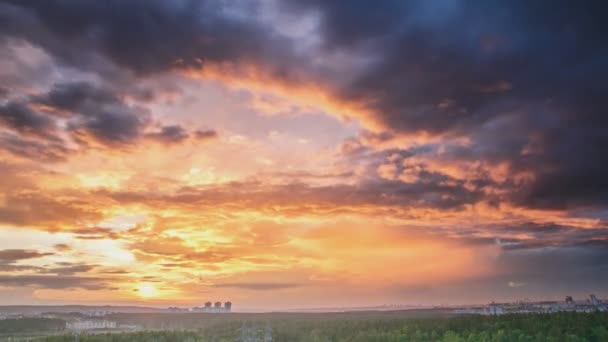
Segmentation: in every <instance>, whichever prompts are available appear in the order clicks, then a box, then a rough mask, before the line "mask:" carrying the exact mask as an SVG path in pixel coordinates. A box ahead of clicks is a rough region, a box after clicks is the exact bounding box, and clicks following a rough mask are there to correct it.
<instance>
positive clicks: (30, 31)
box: [0, 0, 278, 74]
mask: <svg viewBox="0 0 608 342" xmlns="http://www.w3.org/2000/svg"><path fill="white" fill-rule="evenodd" d="M225 5H226V4H225V3H223V2H220V1H212V0H210V1H189V0H185V1H171V2H167V1H162V0H152V1H149V0H137V1H129V2H124V1H115V0H110V1H103V2H99V1H79V2H70V1H68V2H66V1H46V2H38V1H4V4H3V7H2V9H0V15H1V16H2V19H3V20H2V22H3V23H4V24H3V25H2V26H0V30H1V31H2V32H3V33H5V34H6V35H7V36H14V37H19V38H22V39H26V40H28V41H30V42H32V43H34V44H36V45H40V46H42V47H43V48H44V49H45V50H47V51H49V52H50V53H51V54H52V55H54V56H55V57H56V58H58V59H59V60H61V61H62V62H63V63H67V64H71V65H75V66H78V67H80V68H84V69H95V68H96V67H98V65H96V64H97V63H98V61H97V60H96V58H98V56H99V55H103V56H105V57H107V58H108V59H109V60H111V61H112V62H113V63H114V64H116V65H118V66H121V67H124V68H126V69H129V70H132V71H134V72H135V73H137V74H146V73H154V72H158V71H164V70H167V69H170V68H173V67H174V66H175V65H176V63H181V64H182V65H199V64H201V63H205V62H206V61H237V60H247V59H258V58H260V56H261V55H263V54H266V56H267V57H270V56H271V55H272V51H273V50H275V49H274V48H273V44H272V43H273V41H274V40H275V39H278V38H276V37H273V35H272V34H271V33H270V31H269V30H268V29H265V28H264V27H262V26H261V25H259V24H256V23H255V22H253V21H248V20H246V19H241V18H239V17H238V16H236V15H230V14H229V13H228V12H227V11H226V6H225Z"/></svg>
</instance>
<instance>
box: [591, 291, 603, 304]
mask: <svg viewBox="0 0 608 342" xmlns="http://www.w3.org/2000/svg"><path fill="white" fill-rule="evenodd" d="M589 299H590V300H591V305H593V306H599V305H600V304H601V303H602V302H601V301H600V300H599V299H597V297H596V296H595V295H594V294H592V295H590V296H589Z"/></svg>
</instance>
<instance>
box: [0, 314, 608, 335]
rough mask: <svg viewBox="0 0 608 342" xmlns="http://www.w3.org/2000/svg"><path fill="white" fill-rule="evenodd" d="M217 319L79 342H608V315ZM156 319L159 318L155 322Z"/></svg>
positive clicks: (332, 316)
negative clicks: (195, 326)
mask: <svg viewBox="0 0 608 342" xmlns="http://www.w3.org/2000/svg"><path fill="white" fill-rule="evenodd" d="M184 317H187V316H183V317H182V318H184ZM198 317H199V319H201V317H204V316H198ZM214 317H215V318H217V317H218V315H214V316H208V318H210V319H208V320H205V319H204V318H202V320H203V321H204V322H201V324H200V325H199V326H198V327H197V328H194V327H190V328H188V329H176V328H171V327H169V326H168V327H167V328H165V329H164V330H160V329H158V328H157V329H156V330H146V331H139V332H131V333H89V334H85V333H81V334H79V335H78V337H77V338H78V341H80V342H105V341H108V342H110V341H111V342H127V341H135V342H137V341H141V342H144V341H146V342H148V341H153V342H172V341H180V342H212V341H213V342H224V341H226V342H227V341H231V342H234V341H243V342H257V341H260V342H270V341H273V342H347V341H348V342H401V341H445V342H448V341H449V342H474V341H489V342H498V341H501V342H507V341H509V342H511V341H515V342H518V341H520V342H524V341H525V342H528V341H530V342H532V341H534V342H540V341H555V342H557V341H560V342H561V341H564V342H575V341H576V342H583V341H589V342H600V341H608V313H600V312H596V313H587V314H584V313H556V314H529V315H525V314H516V315H503V316H479V315H461V316H446V315H439V316H426V317H412V315H411V314H402V315H400V314H397V313H393V314H376V313H348V314H347V313H344V314H251V315H225V316H223V317H222V318H221V319H211V318H214ZM140 318H141V317H140ZM145 319H149V317H146V318H145ZM158 319H159V317H155V320H156V321H158ZM192 323H194V321H191V322H190V324H192ZM75 339H76V336H74V334H68V333H65V334H58V335H53V336H44V337H38V338H36V339H34V340H33V341H45V342H68V341H69V342H71V341H75ZM0 340H1V339H0ZM22 340H24V341H25V340H26V339H22ZM11 341H20V339H18V338H17V339H16V338H13V339H12V340H11Z"/></svg>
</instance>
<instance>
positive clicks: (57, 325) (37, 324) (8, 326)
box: [0, 318, 65, 334]
mask: <svg viewBox="0 0 608 342" xmlns="http://www.w3.org/2000/svg"><path fill="white" fill-rule="evenodd" d="M64 328H65V321H64V320H62V319H54V318H18V319H17V318H16V319H3V320H0V334H12V333H28V332H40V331H50V330H63V329H64Z"/></svg>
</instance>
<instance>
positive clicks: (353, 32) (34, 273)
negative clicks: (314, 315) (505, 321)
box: [0, 0, 608, 311]
mask: <svg viewBox="0 0 608 342" xmlns="http://www.w3.org/2000/svg"><path fill="white" fill-rule="evenodd" d="M603 7H604V6H602V4H601V3H600V2H589V3H574V2H571V1H561V0H560V1H538V2H535V3H533V4H531V3H527V2H518V1H486V2H483V3H473V2H469V1H458V0H437V1H390V0H387V1H378V2H369V1H318V0H311V1H299V0H283V1H280V0H252V1H222V0H205V1H198V0H179V1H161V0H149V1H138V0H133V1H119V0H104V1H88V0H84V1H58V0H48V1H34V0H24V1H17V0H14V1H12V0H0V47H1V48H0V180H1V181H0V302H1V303H3V304H5V305H18V304H24V305H40V304H45V305H59V304H83V305H97V304H112V305H141V306H154V307H168V306H184V307H193V306H198V305H200V304H202V303H201V300H203V301H204V298H211V299H213V298H217V299H218V300H222V303H223V302H224V301H228V299H229V300H230V301H232V302H234V303H238V310H261V311H268V310H281V309H283V310H288V309H295V308H319V307H358V306H375V305H383V304H396V305H431V306H432V305H439V304H445V305H460V304H468V303H487V302H489V301H492V300H495V301H497V302H503V301H515V300H518V299H523V298H530V299H532V300H534V299H553V300H563V297H564V296H565V295H571V296H573V297H575V298H577V297H578V298H583V297H587V296H588V295H589V294H591V293H594V294H596V295H597V296H598V297H599V298H606V297H608V292H607V291H608V290H607V286H606V285H608V272H606V271H607V270H608V181H607V180H608V178H607V176H606V175H608V153H606V151H605V148H606V146H608V133H606V132H608V119H607V118H608V116H607V115H606V114H605V113H603V110H604V108H605V107H606V105H607V104H608V103H607V100H606V98H605V96H604V94H605V93H606V90H607V87H606V85H605V82H606V79H607V78H608V63H607V62H606V61H607V60H608V59H607V58H606V57H607V54H608V51H607V50H606V48H605V47H606V46H607V43H606V42H605V40H606V39H605V37H604V34H603V31H604V30H603V29H604V28H606V23H605V21H604V20H603V18H601V16H600V13H603V11H602V10H603V9H604V8H603ZM214 301H215V300H214ZM203 303H204V302H203ZM235 309H236V307H235Z"/></svg>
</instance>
